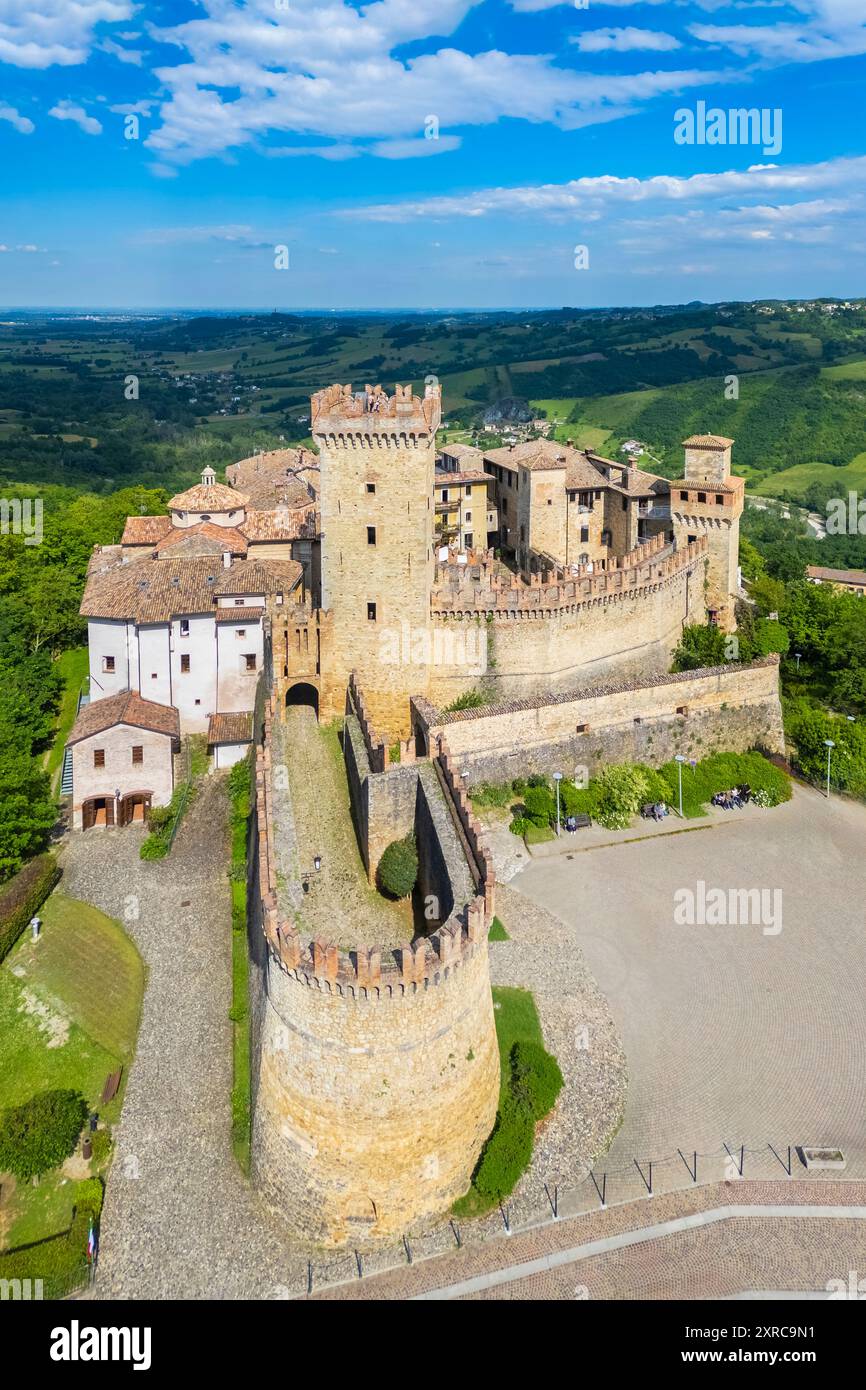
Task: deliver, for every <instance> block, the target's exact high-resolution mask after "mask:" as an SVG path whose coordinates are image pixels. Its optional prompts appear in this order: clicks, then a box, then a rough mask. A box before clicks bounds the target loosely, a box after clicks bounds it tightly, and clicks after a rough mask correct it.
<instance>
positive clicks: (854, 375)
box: [821, 357, 866, 381]
mask: <svg viewBox="0 0 866 1390" xmlns="http://www.w3.org/2000/svg"><path fill="white" fill-rule="evenodd" d="M821 375H822V376H828V377H829V378H830V380H831V381H866V357H860V358H858V359H856V360H855V361H853V362H840V363H838V365H837V366H835V367H822V368H821Z"/></svg>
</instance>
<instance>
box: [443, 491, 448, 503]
mask: <svg viewBox="0 0 866 1390" xmlns="http://www.w3.org/2000/svg"><path fill="white" fill-rule="evenodd" d="M442 501H443V502H447V501H448V489H447V487H443V489H442Z"/></svg>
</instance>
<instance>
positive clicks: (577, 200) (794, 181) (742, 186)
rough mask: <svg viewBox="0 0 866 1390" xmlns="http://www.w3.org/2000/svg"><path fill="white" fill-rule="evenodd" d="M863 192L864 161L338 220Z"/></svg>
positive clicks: (568, 188) (466, 198) (378, 207)
mask: <svg viewBox="0 0 866 1390" xmlns="http://www.w3.org/2000/svg"><path fill="white" fill-rule="evenodd" d="M856 185H860V186H866V155H864V156H859V157H856V158H852V159H835V160H828V161H826V162H824V163H821V164H800V165H788V166H779V165H774V164H756V165H752V166H751V167H750V168H748V169H729V170H727V171H725V172H723V173H718V174H691V175H689V176H685V177H684V176H681V175H673V174H656V175H653V176H652V177H650V178H646V179H639V178H620V177H618V176H615V175H612V174H603V175H599V176H593V177H587V178H582V179H573V180H571V181H570V182H569V183H560V184H553V183H550V184H533V185H524V186H523V187H518V188H486V189H480V190H479V191H478V192H476V193H467V194H455V195H451V196H448V195H446V196H439V197H432V198H422V199H417V200H414V201H408V200H407V201H406V202H401V203H400V202H398V203H375V204H370V205H367V206H365V207H359V208H352V209H348V210H346V211H344V212H343V213H342V214H340V215H341V216H344V217H350V218H360V219H362V220H365V221H372V222H412V221H416V220H418V219H420V218H424V219H428V218H432V217H438V218H453V217H487V216H491V215H499V216H519V215H521V214H524V215H531V216H547V217H557V218H562V217H565V216H568V217H579V218H593V217H596V218H597V217H599V216H600V215H602V214H603V213H604V212H605V211H606V210H607V209H608V208H609V207H611V206H617V205H622V206H627V205H629V204H638V203H649V202H661V203H689V202H698V201H703V200H707V199H721V198H735V197H742V198H751V197H755V198H763V199H766V198H767V197H768V196H769V197H777V198H783V197H785V196H786V195H787V196H791V197H795V196H796V195H798V194H810V193H815V192H818V191H821V190H823V189H847V188H849V187H854V186H856Z"/></svg>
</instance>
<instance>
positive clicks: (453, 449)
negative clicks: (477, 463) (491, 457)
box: [439, 444, 483, 460]
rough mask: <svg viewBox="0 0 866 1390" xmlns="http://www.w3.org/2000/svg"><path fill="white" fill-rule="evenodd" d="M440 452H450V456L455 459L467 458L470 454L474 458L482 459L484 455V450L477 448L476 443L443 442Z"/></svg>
mask: <svg viewBox="0 0 866 1390" xmlns="http://www.w3.org/2000/svg"><path fill="white" fill-rule="evenodd" d="M439 452H440V453H441V454H448V455H449V457H450V458H454V459H460V458H466V457H468V456H469V455H471V456H472V458H473V460H476V459H478V460H480V459H481V458H482V457H483V451H482V450H481V449H478V448H476V447H475V445H474V444H443V445H442V448H441V449H440V450H439Z"/></svg>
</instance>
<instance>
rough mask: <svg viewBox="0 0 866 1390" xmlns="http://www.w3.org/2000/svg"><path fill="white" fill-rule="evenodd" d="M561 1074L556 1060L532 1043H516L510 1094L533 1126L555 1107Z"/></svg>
mask: <svg viewBox="0 0 866 1390" xmlns="http://www.w3.org/2000/svg"><path fill="white" fill-rule="evenodd" d="M562 1086H563V1081H562V1072H561V1071H560V1070H559V1063H558V1062H557V1060H556V1058H555V1057H553V1056H551V1054H550V1053H549V1052H548V1051H547V1050H546V1049H545V1048H543V1047H542V1046H541V1043H535V1042H528V1041H523V1042H516V1043H515V1044H514V1046H513V1048H512V1049H511V1094H512V1095H513V1096H514V1098H515V1100H517V1101H519V1102H520V1104H521V1105H525V1106H526V1107H527V1109H528V1110H530V1111H531V1113H532V1118H533V1120H535V1121H536V1122H537V1121H538V1120H543V1119H544V1117H545V1115H547V1114H549V1113H550V1111H551V1110H552V1109H553V1107H554V1105H555V1104H556V1098H557V1096H558V1095H559V1093H560V1091H561V1090H562Z"/></svg>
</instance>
